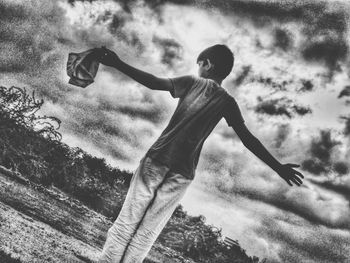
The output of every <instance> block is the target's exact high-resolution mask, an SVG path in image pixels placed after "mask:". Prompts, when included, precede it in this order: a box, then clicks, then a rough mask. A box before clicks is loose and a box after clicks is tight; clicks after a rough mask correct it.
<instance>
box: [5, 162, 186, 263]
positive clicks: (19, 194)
mask: <svg viewBox="0 0 350 263" xmlns="http://www.w3.org/2000/svg"><path fill="white" fill-rule="evenodd" d="M111 224H112V219H111V218H106V217H105V216H103V215H101V214H99V213H97V212H95V211H93V210H91V209H89V208H87V207H86V206H85V205H83V204H82V203H81V202H79V201H77V200H76V199H74V198H72V197H70V196H68V195H67V194H65V193H63V192H62V191H61V190H59V189H57V188H55V187H48V188H46V187H43V186H41V185H38V184H34V183H33V182H30V181H28V180H27V179H25V178H24V177H22V176H21V175H20V174H18V173H13V172H11V171H10V170H7V169H6V168H4V167H2V166H0V262H95V261H96V260H97V259H98V256H99V253H100V251H101V248H102V246H103V243H104V240H105V234H106V232H107V229H108V228H109V227H110V225H111ZM145 262H148V263H151V262H154V263H155V262H169V263H172V262H173V263H177V262H191V261H189V260H185V259H183V258H182V257H181V256H180V255H178V254H177V253H176V252H174V251H173V250H171V249H169V248H165V247H163V246H162V245H160V244H157V243H156V244H155V245H154V246H153V248H152V250H151V252H150V254H149V257H148V258H147V260H146V261H145Z"/></svg>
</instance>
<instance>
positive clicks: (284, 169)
mask: <svg viewBox="0 0 350 263" xmlns="http://www.w3.org/2000/svg"><path fill="white" fill-rule="evenodd" d="M293 167H294V168H296V167H300V165H299V164H293V163H287V164H283V165H281V167H280V168H279V169H278V170H277V171H276V172H277V173H278V175H279V176H280V177H282V179H283V180H285V181H286V182H287V184H289V185H290V186H293V183H294V184H295V185H297V186H300V185H301V184H302V183H303V181H302V180H301V178H304V176H303V174H302V173H300V172H298V171H296V170H294V169H293Z"/></svg>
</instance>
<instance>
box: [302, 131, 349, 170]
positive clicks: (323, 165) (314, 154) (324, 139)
mask: <svg viewBox="0 0 350 263" xmlns="http://www.w3.org/2000/svg"><path fill="white" fill-rule="evenodd" d="M338 145H340V142H339V141H336V140H334V139H332V136H331V131H321V132H320V137H319V138H317V139H313V140H312V141H311V145H310V149H309V152H310V156H311V158H310V159H307V160H305V161H303V169H305V170H307V171H309V172H311V173H313V174H316V175H319V174H321V173H329V172H330V171H331V170H332V169H334V171H335V172H336V173H338V174H340V175H343V174H347V173H348V171H349V167H348V164H347V162H346V161H339V160H338V161H336V160H333V159H332V154H333V152H334V150H335V148H336V147H337V146H338Z"/></svg>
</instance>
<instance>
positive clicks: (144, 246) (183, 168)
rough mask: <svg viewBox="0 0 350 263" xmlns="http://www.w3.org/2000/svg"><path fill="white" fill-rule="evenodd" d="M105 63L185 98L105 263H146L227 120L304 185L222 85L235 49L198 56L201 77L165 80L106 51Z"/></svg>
mask: <svg viewBox="0 0 350 263" xmlns="http://www.w3.org/2000/svg"><path fill="white" fill-rule="evenodd" d="M100 62H101V63H102V64H104V65H106V66H111V67H114V68H116V69H117V70H119V71H121V72H123V73H124V74H126V75H128V76H129V77H131V78H132V79H134V80H135V81H137V82H139V83H141V84H142V85H144V86H146V87H148V88H150V89H152V90H164V91H168V92H170V94H171V95H172V96H173V97H174V98H179V102H178V105H177V108H176V110H175V112H174V114H173V116H172V117H171V119H170V122H169V124H168V126H167V127H166V128H165V130H164V131H163V132H162V134H161V135H160V137H159V138H158V140H157V141H156V142H155V143H154V144H153V145H152V146H151V148H150V149H149V150H148V151H147V153H146V154H145V156H144V157H143V158H142V160H141V161H140V164H139V167H138V168H137V170H136V171H135V173H134V175H133V178H132V180H131V185H130V188H129V191H128V194H127V196H126V199H125V202H124V205H123V207H122V209H121V211H120V214H119V216H118V218H117V219H116V221H115V222H114V224H113V226H112V227H111V228H110V229H109V230H108V233H107V240H106V243H105V245H104V248H103V252H102V255H101V258H100V261H99V262H101V263H102V262H113V263H117V262H124V263H134V262H142V261H143V259H144V258H145V257H146V256H147V253H148V252H149V250H150V249H151V247H152V244H153V243H154V241H155V240H156V238H157V237H158V235H159V234H160V232H161V230H162V229H163V227H164V226H165V224H166V223H167V221H168V220H169V218H170V216H171V215H172V213H173V211H174V210H175V208H176V206H177V205H178V203H179V201H180V199H181V198H182V197H183V195H184V193H185V191H186V189H187V187H188V186H189V185H190V183H191V182H192V180H193V178H194V176H195V170H196V167H197V163H198V159H199V156H200V152H201V149H202V146H203V143H204V141H205V139H206V138H207V137H208V136H209V134H210V133H211V131H212V130H213V129H214V128H215V126H216V124H217V123H218V122H219V121H220V119H221V118H222V117H224V118H225V120H226V122H227V123H228V125H229V126H231V127H232V128H233V129H234V131H235V132H236V133H237V135H238V136H239V138H240V139H241V140H242V142H243V144H244V145H245V146H246V147H247V148H248V149H249V150H250V151H252V152H253V153H254V154H255V155H256V156H257V157H259V158H260V159H261V160H262V161H263V162H265V163H266V164H267V165H269V166H270V167H271V168H272V169H273V170H274V171H275V172H277V174H278V175H279V176H280V177H281V178H282V179H284V180H285V181H286V182H287V183H288V184H289V185H290V186H292V185H293V183H294V184H296V185H298V186H300V185H301V184H302V180H301V179H300V178H303V175H302V174H301V173H300V172H298V171H296V170H294V169H293V167H298V166H299V165H295V164H284V165H282V164H281V163H279V162H278V161H277V160H276V159H275V158H274V157H273V156H272V155H271V154H270V153H269V152H268V151H267V150H266V149H265V147H264V146H263V145H262V144H261V143H260V141H259V140H258V139H257V138H256V137H255V136H254V135H252V134H251V132H250V131H249V130H248V129H247V127H246V126H245V124H244V119H243V117H242V115H241V112H240V110H239V107H238V105H237V103H236V101H235V99H234V98H233V97H232V96H231V95H229V94H228V93H227V92H226V90H225V89H223V88H222V87H221V86H220V85H221V82H222V81H223V80H224V79H225V78H226V77H227V76H228V75H229V73H230V72H231V70H232V67H233V63H234V56H233V53H232V52H231V50H230V49H229V48H228V47H227V46H225V45H214V46H212V47H209V48H207V49H205V50H204V51H203V52H201V53H200V54H199V56H198V58H197V64H198V66H199V69H198V77H195V76H192V75H186V76H182V77H177V78H159V77H156V76H154V75H152V74H149V73H147V72H144V71H142V70H139V69H136V68H134V67H132V66H130V65H128V64H127V63H125V62H123V61H122V60H121V59H120V58H119V57H118V55H117V54H116V53H114V52H113V51H110V50H108V49H106V48H102V52H101V55H100Z"/></svg>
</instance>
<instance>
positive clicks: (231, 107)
mask: <svg viewBox="0 0 350 263" xmlns="http://www.w3.org/2000/svg"><path fill="white" fill-rule="evenodd" d="M223 117H224V118H225V120H226V122H227V124H228V126H231V127H233V126H234V124H235V123H236V124H237V123H238V122H241V123H243V122H244V119H243V116H242V113H241V111H240V109H239V107H238V104H237V102H236V100H235V99H234V98H233V97H232V96H231V95H228V97H227V102H226V105H225V108H224V113H223Z"/></svg>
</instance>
